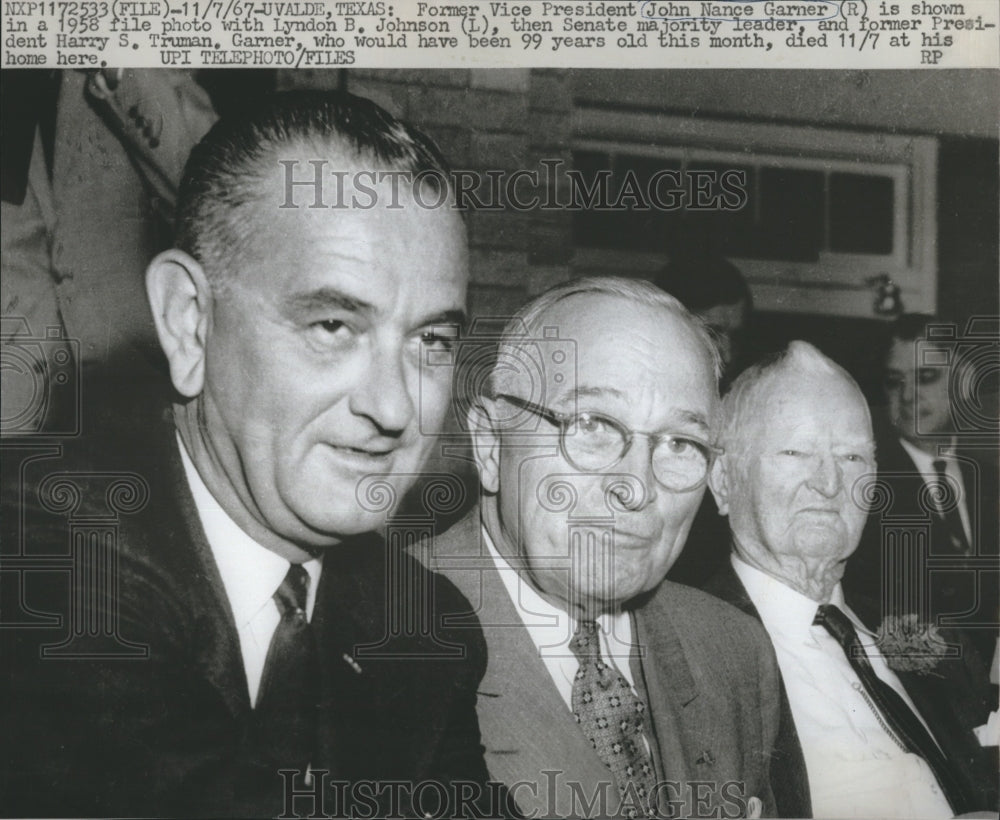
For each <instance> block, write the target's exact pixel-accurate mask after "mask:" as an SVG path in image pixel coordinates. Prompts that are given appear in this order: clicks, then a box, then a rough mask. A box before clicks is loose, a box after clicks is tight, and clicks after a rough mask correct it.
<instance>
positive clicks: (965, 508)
mask: <svg viewBox="0 0 1000 820" xmlns="http://www.w3.org/2000/svg"><path fill="white" fill-rule="evenodd" d="M899 443H900V444H902V445H903V449H904V450H905V451H906V454H907V455H908V456H909V457H910V458H911V459H912V461H913V464H914V465H915V466H916V468H917V470H918V471H919V472H920V475H921V477H922V478H923V479H924V483H925V484H932V483H936V482H937V480H938V474H937V470H935V469H934V462H935V461H937V460H939V459H940V460H941V461H943V462H944V474H945V476H947V478H948V479H949V481H951V482H954V486H955V487H957V488H958V504H957V507H958V515H959V518H961V519H962V529H963V530H965V538H966V540H967V541H968V542H969V543H970V544H971V543H972V528H971V527H970V526H969V505H968V502H967V501H966V495H965V482H964V481H963V480H962V468H961V467H960V466H959V463H958V462H957V461H956V460H955V458H954V457H953V456H952V455H951V454H950V453H947V452H945V453H943V454H941V455H938V456H932V455H931V454H930V453H925V452H924V451H923V450H921V449H920V448H919V447H914V446H913V445H912V444H911V443H910V442H908V441H907V440H906V439H905V438H901V439H900V440H899ZM938 509H939V511H940V508H938Z"/></svg>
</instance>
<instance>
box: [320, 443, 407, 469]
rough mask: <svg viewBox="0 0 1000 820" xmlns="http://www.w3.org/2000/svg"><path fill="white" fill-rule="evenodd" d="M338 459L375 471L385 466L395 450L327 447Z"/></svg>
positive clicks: (345, 446) (341, 445) (340, 446)
mask: <svg viewBox="0 0 1000 820" xmlns="http://www.w3.org/2000/svg"><path fill="white" fill-rule="evenodd" d="M327 446H328V447H329V448H330V449H331V450H333V452H334V453H336V455H337V458H338V459H340V460H341V461H343V462H346V463H348V464H352V465H355V466H357V467H358V468H361V469H375V468H378V467H382V466H385V465H386V464H387V463H388V461H389V459H390V457H391V456H392V454H393V452H394V450H393V449H390V448H384V449H383V448H373V447H351V446H349V445H344V444H329V445H327Z"/></svg>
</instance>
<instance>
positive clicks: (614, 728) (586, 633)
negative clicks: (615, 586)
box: [569, 621, 656, 817]
mask: <svg viewBox="0 0 1000 820" xmlns="http://www.w3.org/2000/svg"><path fill="white" fill-rule="evenodd" d="M569 648H570V650H571V651H572V652H573V654H574V655H576V657H577V660H579V662H580V668H579V669H578V670H577V673H576V677H575V678H574V680H573V695H572V708H573V717H575V718H576V722H577V723H579V724H580V728H581V729H582V730H583V733H584V735H586V736H587V738H588V739H589V740H590V743H591V745H592V746H593V747H594V749H595V750H596V752H597V755H598V757H600V758H601V760H602V761H603V763H604V765H605V766H607V767H608V768H609V769H610V770H611V773H612V774H613V775H614V777H615V783H616V785H617V786H618V793H619V795H620V796H621V797H622V799H623V802H624V803H625V805H626V814H627V816H629V817H642V816H644V815H643V814H639V813H638V812H636V811H635V810H634V809H633V808H629V807H634V806H636V805H637V804H641V805H642V806H648V803H647V801H648V800H649V798H650V796H651V795H653V794H654V789H653V787H654V785H655V782H656V775H655V773H654V770H653V760H652V758H651V757H650V754H649V749H648V746H647V744H646V740H645V738H644V736H643V729H644V726H645V725H646V704H645V703H643V701H642V698H640V697H638V696H637V695H636V694H635V692H633V691H632V687H631V686H630V685H629V683H628V681H627V680H625V678H624V677H622V675H621V674H619V672H618V670H617V669H615V668H614V667H613V666H611V665H609V664H607V663H605V662H604V661H603V660H602V659H601V643H600V632H599V628H598V626H597V624H596V623H595V622H594V621H580V624H579V626H578V627H577V630H576V634H574V635H573V638H572V639H571V640H570V642H569ZM629 792H630V794H629ZM626 795H628V796H626ZM636 798H638V799H636Z"/></svg>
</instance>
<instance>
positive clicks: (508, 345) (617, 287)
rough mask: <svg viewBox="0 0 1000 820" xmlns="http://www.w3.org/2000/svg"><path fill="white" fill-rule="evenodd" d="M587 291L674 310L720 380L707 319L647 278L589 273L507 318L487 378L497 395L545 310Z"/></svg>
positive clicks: (533, 334) (550, 291)
mask: <svg viewBox="0 0 1000 820" xmlns="http://www.w3.org/2000/svg"><path fill="white" fill-rule="evenodd" d="M586 295H596V296H614V297H616V298H619V299H624V300H625V301H628V302H632V303H634V304H637V305H643V306H645V307H655V308H662V309H663V310H665V311H666V312H667V313H670V314H673V315H674V316H676V317H677V318H678V319H679V320H680V321H681V322H682V323H683V324H684V325H686V326H687V327H688V328H689V329H690V330H691V332H692V333H693V334H694V336H695V338H696V339H698V341H699V342H701V344H702V346H703V347H704V349H705V353H706V355H707V356H708V357H709V359H710V361H711V362H712V371H713V373H714V375H715V380H716V382H718V380H719V377H720V375H721V373H722V358H721V357H720V355H719V349H718V347H717V346H716V344H715V340H714V339H713V337H712V333H711V331H709V329H708V328H707V327H706V326H705V323H704V322H702V321H701V319H699V318H698V317H697V316H695V315H693V314H692V313H690V312H689V311H688V310H687V308H685V307H684V305H682V304H681V303H680V301H678V300H677V299H675V298H674V297H673V296H671V295H670V294H669V293H665V292H664V291H662V290H660V288H658V287H656V285H654V284H652V283H650V282H647V281H645V280H643V279H626V278H624V277H619V276H587V277H582V278H580V279H571V280H570V281H568V282H563V283H561V284H558V285H555V286H554V287H551V288H549V289H548V290H547V291H545V292H544V293H542V294H540V295H539V296H536V297H535V298H534V299H532V300H531V301H530V302H528V303H527V304H526V305H524V306H523V307H522V308H521V309H520V310H518V312H517V313H516V314H515V315H514V316H512V317H511V318H510V319H509V320H508V321H507V324H506V325H504V328H503V330H502V331H501V333H500V340H499V343H498V345H497V356H496V362H495V364H494V367H493V370H492V372H491V374H490V378H489V379H488V380H487V385H488V388H489V390H490V391H491V393H492V395H493V396H496V395H497V394H498V393H502V392H504V390H505V386H504V382H505V379H507V378H509V371H508V370H507V369H506V368H504V366H503V364H504V362H505V361H508V360H510V359H515V360H516V359H517V349H518V348H520V347H523V346H524V345H525V343H526V342H529V341H530V340H531V339H533V338H535V336H536V334H537V333H538V332H539V331H540V330H541V325H542V324H543V323H544V318H545V314H547V313H548V312H549V310H551V309H552V308H553V307H554V306H555V305H557V304H558V303H559V302H562V301H563V300H565V299H569V298H570V297H573V296H586Z"/></svg>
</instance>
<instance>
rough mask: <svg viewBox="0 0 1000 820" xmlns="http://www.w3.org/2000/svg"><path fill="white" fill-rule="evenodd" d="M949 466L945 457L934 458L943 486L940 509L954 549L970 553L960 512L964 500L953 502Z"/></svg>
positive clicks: (935, 469) (939, 480)
mask: <svg viewBox="0 0 1000 820" xmlns="http://www.w3.org/2000/svg"><path fill="white" fill-rule="evenodd" d="M947 467H948V463H947V462H946V461H945V460H944V459H943V458H937V459H934V472H935V474H936V476H937V484H938V485H939V487H940V488H941V496H940V497H941V498H942V501H943V503H942V504H941V507H940V509H939V514H940V515H941V518H942V519H944V524H945V528H946V530H947V532H948V538H949V539H950V540H951V547H952V549H953V550H955V552H958V553H960V554H962V555H968V554H969V553H970V552H971V550H970V549H969V540H968V539H967V538H966V537H965V527H964V526H963V525H962V516H961V514H960V513H959V512H958V505H959V504H961V503H962V500H961V498H958V499H954V503H952V498H951V496H953V495H954V493H953V492H952V491H951V488H952V487H953V486H954V485H953V483H952V482H951V481H949V480H948V472H947Z"/></svg>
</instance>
